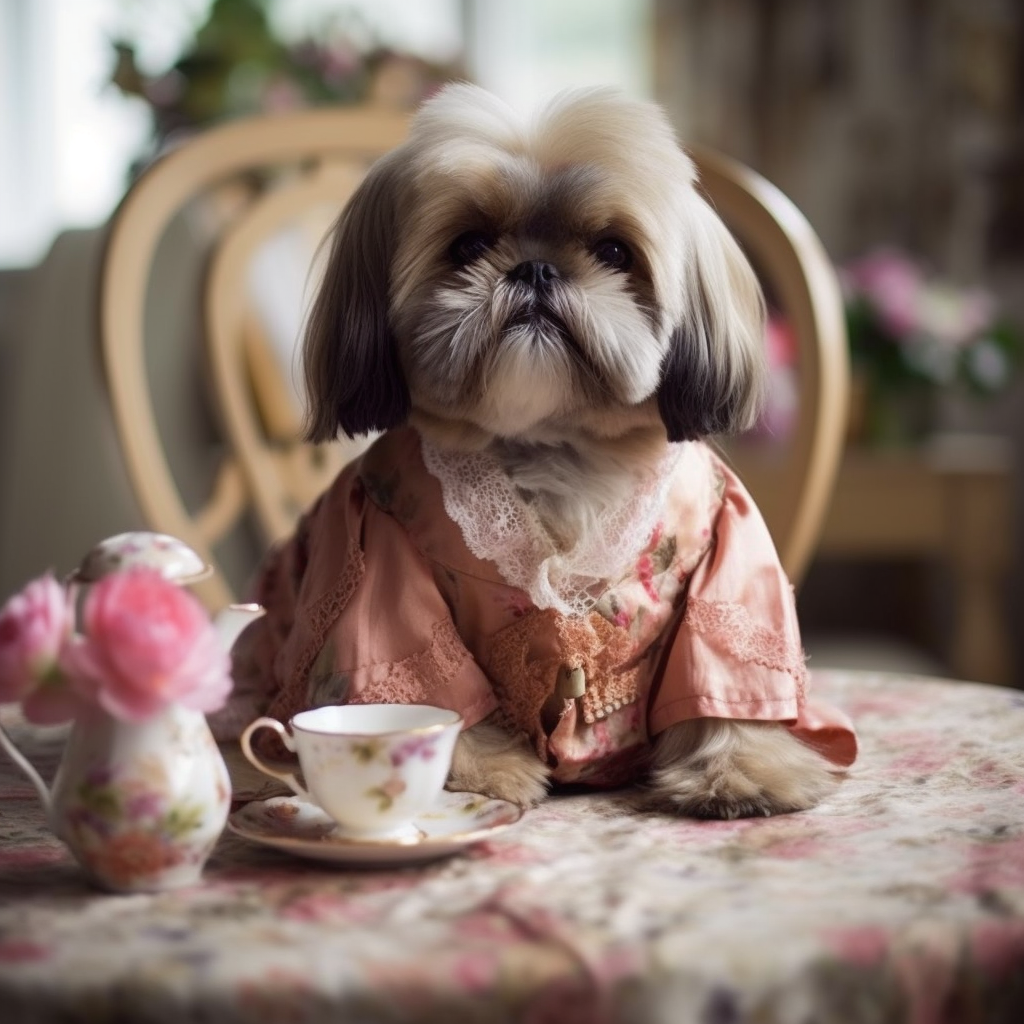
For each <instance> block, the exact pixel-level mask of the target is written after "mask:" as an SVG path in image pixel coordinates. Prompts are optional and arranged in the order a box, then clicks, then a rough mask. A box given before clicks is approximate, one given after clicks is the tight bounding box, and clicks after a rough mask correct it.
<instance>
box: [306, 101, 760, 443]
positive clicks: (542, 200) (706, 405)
mask: <svg viewBox="0 0 1024 1024" xmlns="http://www.w3.org/2000/svg"><path fill="white" fill-rule="evenodd" d="M762 332H763V304H762V300H761V296H760V291H759V289H758V287H757V283H756V281H755V279H754V276H753V273H752V271H751V270H750V267H749V265H748V264H747V262H746V260H745V259H744V257H743V256H742V254H741V252H740V250H739V248H738V246H737V245H736V243H735V242H734V241H733V239H732V238H731V236H730V235H729V234H728V232H727V231H726V230H725V228H724V226H723V225H722V224H721V222H720V221H719V220H718V218H717V216H716V215H715V214H714V213H713V211H712V210H711V209H710V208H709V207H708V205H707V204H706V202H705V201H704V200H703V198H701V196H700V195H699V194H698V192H697V191H696V188H695V181H694V168H693V165H692V163H691V161H690V160H689V158H688V157H687V156H686V155H685V154H684V153H683V152H682V150H680V149H679V147H678V146H677V145H676V143H675V141H674V139H673V136H672V132H671V129H670V128H669V126H668V124H667V122H666V121H665V119H664V117H663V115H662V114H661V113H660V111H659V110H658V109H657V108H656V107H654V106H652V105H650V104H646V103H639V102H632V101H628V100H626V99H623V98H621V97H619V96H617V95H615V94H614V93H609V92H607V91H585V92H579V93H571V94H567V95H565V96H563V97H562V98H560V99H558V100H556V101H555V102H554V103H553V104H552V105H550V106H549V107H548V108H547V109H546V110H545V111H544V112H543V113H542V114H541V115H540V116H539V117H538V118H537V119H536V120H535V121H533V122H532V123H529V124H525V123H523V122H521V121H520V120H519V119H517V118H516V117H515V115H514V114H513V113H512V112H511V111H510V110H509V109H508V108H507V107H505V106H504V105H503V104H502V103H501V102H500V101H498V100H497V99H496V98H494V97H492V96H490V95H489V94H487V93H485V92H484V91H482V90H480V89H477V88H474V87H472V86H453V87H449V88H448V89H446V90H444V91H443V92H442V93H441V94H439V96H438V97H437V98H435V99H434V100H432V101H430V102H429V103H427V104H426V105H425V106H424V107H423V108H422V110H421V111H420V113H419V115H418V116H417V118H416V119H415V120H414V122H413V125H412V129H411V132H410V138H409V140H408V142H407V143H406V144H405V145H403V146H402V147H400V148H399V149H398V150H396V151H394V152H393V153H391V154H390V155H389V156H387V157H385V158H384V159H383V160H381V161H380V162H378V164H376V165H375V166H374V168H373V169H371V171H370V174H369V175H368V177H367V179H366V181H365V182H364V183H363V185H362V187H361V188H360V189H359V190H358V191H357V193H356V194H355V196H354V197H353V199H352V201H351V202H350V203H349V205H348V206H347V207H346V210H345V211H344V213H343V214H342V217H341V218H340V220H339V223H338V226H337V229H336V231H335V236H334V241H333V248H332V252H331V256H330V259H329V262H328V264H327V266H326V270H325V274H324V281H323V285H322V287H321V290H320V293H319V295H318V298H317V300H316V302H315V304H314V307H313V310H312V313H311V316H310V321H309V326H308V329H307V337H306V350H305V365H306V379H307V389H308V392H309V396H310V402H311V410H310V417H309V421H308V436H309V437H310V438H311V439H312V440H323V439H327V438H330V437H334V436H335V435H336V434H337V432H338V430H339V429H341V430H343V431H345V432H346V433H348V434H350V435H354V434H358V433H366V432H368V431H372V430H381V429H387V428H388V427H391V426H394V425H397V424H398V423H401V422H403V421H404V420H405V419H407V418H408V417H410V416H412V417H413V419H414V420H415V419H417V418H418V419H419V420H420V422H421V423H423V424H429V425H430V426H431V427H433V428H435V429H436V430H438V431H440V432H441V433H442V435H443V434H444V432H445V431H447V435H448V436H450V437H459V438H462V439H463V440H466V441H469V442H470V443H477V444H480V443H486V441H487V440H488V439H490V438H494V437H502V438H516V439H524V440H531V439H533V440H544V441H548V442H551V441H558V440H562V439H565V438H566V437H569V436H572V434H573V432H574V431H580V430H583V431H589V432H590V433H591V434H592V435H594V436H596V437H602V436H610V435H616V434H621V433H625V432H626V431H628V430H632V429H635V428H637V427H649V426H651V425H652V424H664V427H665V429H666V431H667V435H668V437H669V439H671V440H682V439H687V438H692V437H699V436H703V435H706V434H710V433H716V432H720V431H723V430H729V429H734V428H742V427H745V426H746V425H748V424H749V421H750V420H751V418H752V416H753V414H754V412H755V410H756V407H757V403H758V399H759V394H760V388H761V381H762V371H761V360H762V355H761V353H762V351H763V337H762Z"/></svg>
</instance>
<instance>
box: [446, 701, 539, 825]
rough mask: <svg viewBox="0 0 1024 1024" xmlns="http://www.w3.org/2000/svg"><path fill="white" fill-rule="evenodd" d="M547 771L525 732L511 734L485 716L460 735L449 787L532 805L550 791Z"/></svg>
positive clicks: (522, 804) (453, 759) (449, 776)
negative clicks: (520, 734)
mask: <svg viewBox="0 0 1024 1024" xmlns="http://www.w3.org/2000/svg"><path fill="white" fill-rule="evenodd" d="M548 775H549V771H548V768H547V766H546V765H545V764H543V763H542V762H541V760H540V758H538V757H537V755H536V754H535V753H534V751H533V749H532V748H531V747H530V745H529V742H528V741H527V739H526V737H525V736H510V735H509V734H508V733H507V732H506V731H505V730H504V729H502V728H501V727H500V726H498V725H495V724H494V723H492V722H490V721H489V720H486V719H485V720H484V721H483V722H479V723H477V724H476V725H474V726H473V727H472V728H470V729H466V730H465V731H464V732H463V733H462V734H461V735H460V736H459V738H458V741H457V742H456V744H455V753H454V754H453V756H452V767H451V771H450V772H449V774H448V784H447V787H448V789H451V790H456V791H462V792H467V793H484V794H485V795H487V796H493V797H499V798H500V799H502V800H510V801H512V803H515V804H519V805H520V806H521V807H533V806H534V805H535V804H538V803H540V801H541V800H542V799H543V798H544V794H545V793H546V792H547V787H548Z"/></svg>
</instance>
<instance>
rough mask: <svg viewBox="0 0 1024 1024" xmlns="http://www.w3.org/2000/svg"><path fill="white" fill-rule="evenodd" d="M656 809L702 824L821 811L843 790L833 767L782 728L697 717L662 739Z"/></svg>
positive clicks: (653, 799)
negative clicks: (829, 798)
mask: <svg viewBox="0 0 1024 1024" xmlns="http://www.w3.org/2000/svg"><path fill="white" fill-rule="evenodd" d="M650 784H651V789H650V800H649V804H650V806H652V807H654V808H657V809H660V810H666V811H672V812H674V813H676V814H684V815H691V816H693V817H696V818H747V817H752V816H756V815H762V814H763V815H770V814H784V813H786V812H788V811H802V810H806V809H807V808H809V807H813V806H814V805H815V804H816V803H818V801H819V800H821V799H822V798H824V797H825V796H826V795H827V794H828V793H829V792H830V791H831V790H832V789H833V788H834V786H835V785H836V780H835V776H834V774H833V772H832V770H831V767H830V765H829V763H828V762H827V761H826V760H824V758H822V757H821V756H820V755H819V754H817V753H816V752H815V751H814V750H812V749H811V748H810V747H808V746H806V745H805V744H803V743H801V742H800V741H799V740H798V739H796V738H795V737H794V736H793V735H792V734H791V733H790V732H789V731H788V730H787V729H786V728H785V727H784V726H782V725H780V724H778V723H777V722H734V721H730V720H726V719H722V718H695V719H693V720H691V721H686V722H678V723H677V724H676V725H673V726H671V727H670V728H668V729H666V730H665V731H664V732H663V733H662V734H661V735H660V736H658V738H657V740H656V741H655V746H654V758H653V762H652V768H651V779H650Z"/></svg>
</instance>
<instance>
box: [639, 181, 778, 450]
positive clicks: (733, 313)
mask: <svg viewBox="0 0 1024 1024" xmlns="http://www.w3.org/2000/svg"><path fill="white" fill-rule="evenodd" d="M688 228H689V229H690V231H691V232H692V236H691V237H692V246H691V250H690V254H689V258H688V259H687V261H686V270H685V272H684V278H685V279H684V282H683V289H684V304H683V315H682V318H681V322H680V323H678V324H677V325H676V327H675V330H674V331H673V334H672V339H671V345H670V348H669V351H668V354H667V355H666V357H665V361H664V363H663V364H662V377H661V384H660V386H659V388H658V411H659V412H660V413H661V418H662V420H663V421H664V423H665V427H666V429H667V431H668V438H669V440H670V441H689V440H693V439H695V438H700V437H707V436H709V435H711V434H723V433H733V432H737V431H742V430H747V429H749V428H750V427H752V426H753V425H754V423H755V421H756V420H757V416H758V413H759V412H760V409H761V405H762V401H763V395H764V388H765V382H766V369H765V344H764V323H765V306H764V296H763V294H762V292H761V287H760V285H759V284H758V282H757V278H756V276H755V274H754V271H753V269H752V268H751V266H750V264H749V262H748V261H747V258H746V257H745V256H744V255H743V252H742V250H741V249H740V247H739V245H738V244H737V243H736V240H735V239H734V238H733V237H732V235H731V234H729V231H728V229H727V228H726V227H725V225H724V224H723V223H722V222H721V220H719V218H718V215H717V214H716V213H715V212H714V211H713V210H712V209H711V207H710V206H708V205H707V203H706V202H705V201H704V200H703V199H702V198H700V197H699V196H694V202H693V204H692V207H691V216H690V217H689V224H688Z"/></svg>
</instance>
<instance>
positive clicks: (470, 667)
mask: <svg viewBox="0 0 1024 1024" xmlns="http://www.w3.org/2000/svg"><path fill="white" fill-rule="evenodd" d="M763 331H764V303H763V299H762V296H761V292H760V290H759V287H758V284H757V281H756V279H755V276H754V274H753V272H752V270H751V267H750V266H749V264H748V262H747V260H746V259H745V257H744V256H743V254H742V252H741V250H740V248H739V246H738V245H737V244H736V242H735V241H734V240H733V238H732V237H731V235H730V234H729V232H728V231H727V229H726V228H725V226H724V225H723V224H722V222H721V221H720V219H719V218H718V217H717V215H716V214H715V212H714V211H713V210H712V208H711V207H710V206H709V204H708V203H707V201H706V200H705V199H704V198H703V196H702V195H701V193H700V191H699V186H698V182H697V181H696V173H695V168H694V165H693V163H692V161H691V160H690V158H689V157H688V156H687V155H686V154H685V152H684V151H683V150H682V149H681V148H680V147H679V145H678V144H677V142H676V140H675V138H674V136H673V132H672V130H671V128H670V126H669V124H668V123H667V121H666V119H665V117H664V116H663V114H662V113H661V111H660V110H659V109H658V108H657V107H655V106H654V105H651V104H649V103H645V102H637V101H632V100H629V99H626V98H624V97H622V96H620V95H618V94H617V93H614V92H611V91H608V90H586V91H577V92H571V93H567V94H564V95H562V96H560V97H558V98H556V99H555V100H554V101H553V102H552V103H550V104H549V105H548V106H547V107H546V108H544V109H543V110H542V111H541V112H540V113H539V114H538V115H537V116H536V117H534V118H532V119H525V118H521V117H519V116H517V115H516V114H515V113H514V112H513V111H512V110H511V109H509V108H508V107H507V106H506V105H505V104H503V103H502V102H501V101H500V100H498V99H497V98H495V97H494V96H491V95H490V94H488V93H486V92H484V91H483V90H481V89H478V88H476V87H473V86H469V85H453V86H449V87H447V88H445V89H444V90H442V91H441V92H440V93H439V94H438V95H437V96H436V97H435V98H433V99H432V100H430V101H428V102H427V103H426V104H425V105H424V106H423V107H422V108H421V110H420V112H419V113H418V115H417V116H416V117H415V119H414V121H413V123H412V126H411V130H410V134H409V138H408V141H407V142H406V143H404V144H403V145H402V146H400V147H399V148H398V149H396V150H394V151H393V152H392V153H390V154H389V155H387V156H385V157H384V158H383V159H381V160H380V161H378V162H377V163H376V164H375V165H374V166H373V167H372V168H371V169H370V171H369V173H368V175H367V177H366V179H365V180H364V182H363V184H362V185H361V187H360V188H359V189H358V190H357V192H356V193H355V195H354V196H353V197H352V199H351V201H350V202H349V203H348V205H347V206H346V208H345V209H344V211H343V212H342V214H341V217H340V218H339V220H338V223H337V225H336V227H335V229H334V231H333V237H332V240H331V243H330V251H329V255H328V257H327V260H326V264H325V269H324V273H323V279H322V283H321V285H320V287H319V291H318V294H317V296H316V298H315V301H314V304H313V307H312V309H311V312H310V316H309V319H308V323H307V330H306V338H305V345H304V353H303V355H304V371H305V381H306V390H307V397H308V402H309V409H308V417H307V439H308V440H310V441H314V442H322V441H327V440H330V439H333V438H335V437H336V436H338V434H339V432H343V433H344V434H346V435H348V436H350V437H355V436H359V435H364V434H378V433H379V434H380V436H379V437H378V439H377V440H376V441H374V443H373V444H372V445H371V447H370V448H369V449H368V450H367V451H366V452H365V453H364V454H363V455H362V457H361V458H360V459H358V460H357V461H356V462H354V463H353V464H351V465H350V466H348V467H347V468H346V469H345V470H344V471H343V472H342V473H341V475H340V476H339V477H338V479H337V480H336V481H335V483H334V484H333V485H332V487H331V488H330V489H329V490H328V491H327V492H326V493H325V494H324V495H323V496H322V497H321V498H320V500H319V501H318V502H317V503H316V505H315V506H314V507H313V508H312V509H311V510H310V511H309V512H308V513H307V514H306V515H305V516H304V517H303V518H302V520H301V521H300V523H299V526H298V528H297V530H296V532H295V535H294V536H293V537H292V538H291V539H290V540H289V541H288V542H287V543H286V544H284V545H282V546H281V547H279V548H278V549H276V550H275V551H273V552H272V553H271V555H270V556H269V557H268V560H267V562H266V564H265V566H264V568H263V571H262V574H261V577H260V583H259V592H258V594H257V595H256V596H257V597H258V599H259V600H260V601H261V602H262V603H264V604H265V605H266V606H267V608H268V614H267V616H266V617H265V618H264V619H262V620H261V621H260V622H259V623H258V624H257V625H256V626H255V627H254V629H253V630H251V631H250V632H251V633H252V636H250V637H249V640H248V646H247V654H246V657H245V658H244V662H245V666H247V667H245V666H243V668H242V674H243V675H244V674H245V673H246V672H248V674H249V681H248V684H247V688H248V692H249V693H250V694H254V695H255V697H254V703H253V710H254V711H256V712H258V713H263V712H269V713H270V714H276V715H277V716H278V717H283V718H287V717H288V716H290V715H291V714H294V713H295V712H297V711H299V710H302V709H303V708H306V707H310V706H315V705H319V704H325V703H343V702H352V701H356V702H372V701H385V702H392V701H399V702H407V703H428V704H436V705H441V706H445V707H451V708H454V709H455V710H458V711H459V712H460V713H461V714H462V715H463V718H464V720H465V726H466V727H465V729H464V731H463V733H462V735H461V736H460V739H459V742H458V744H457V746H456V751H455V756H454V759H453V764H452V770H451V776H450V778H449V787H450V788H454V789H460V790H469V791H473V792H480V793H486V794H489V795H492V796H498V797H502V798H505V799H508V800H512V801H515V802H517V803H519V804H522V805H527V806H528V805H532V804H535V803H536V802H537V801H539V800H540V799H542V797H543V796H544V794H545V792H546V791H547V789H548V787H549V786H550V785H552V784H556V783H578V784H585V785H592V786H612V785H621V784H624V783H643V784H644V786H645V793H646V799H647V801H648V803H649V804H650V805H651V806H652V807H656V808H659V809H664V810H669V811H673V812H677V813H680V814H685V815H695V816H700V817H716V818H732V817H737V816H747V815H755V814H775V813H780V812H786V811H795V810H800V809H803V808H808V807H811V806H812V805H814V804H815V803H817V802H818V801H819V800H821V799H822V797H823V796H824V795H826V794H827V793H828V792H829V791H830V790H831V788H832V787H833V786H834V785H835V780H836V777H837V771H838V770H839V769H840V768H841V767H842V766H844V765H846V764H848V763H849V762H850V761H851V760H852V759H853V756H854V753H855V739H854V736H853V733H852V730H851V729H850V727H849V724H848V723H847V722H845V720H844V719H843V718H842V716H841V715H839V714H838V713H837V712H835V711H833V710H831V709H827V708H822V707H818V706H815V705H813V704H812V703H811V702H810V700H809V698H808V695H807V693H806V689H807V682H808V676H807V672H806V670H805V666H804V658H803V653H802V649H801V644H800V637H799V629H798V626H797V622H796V616H795V609H794V602H793V595H792V591H791V588H790V586H789V584H788V581H787V580H786V578H785V574H784V572H783V570H782V568H781V566H780V565H779V562H778V558H777V555H776V553H775V550H774V547H773V545H772V542H771V539H770V537H769V536H768V533H767V529H766V527H765V525H764V523H763V521H762V519H761V517H760V515H759V514H758V512H757V509H756V507H755V506H754V504H753V502H752V501H751V499H750V497H749V495H748V494H747V493H746V492H745V491H744V489H743V487H742V485H741V484H740V482H739V481H738V480H737V479H736V477H735V476H734V474H733V473H732V472H731V471H730V469H729V468H728V467H727V466H726V465H725V464H724V462H723V461H722V460H721V459H720V458H718V457H717V456H716V455H715V453H714V451H713V450H712V448H711V447H710V446H709V445H708V444H707V443H706V441H707V439H708V438H711V437H713V436H714V435H716V434H721V433H723V432H729V431H737V430H743V429H745V428H748V427H749V426H751V425H752V423H753V422H754V420H755V418H756V416H757V413H758V409H759V405H760V401H761V396H762V391H763V388H764V382H765V371H764V366H763V348H764V338H763Z"/></svg>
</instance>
